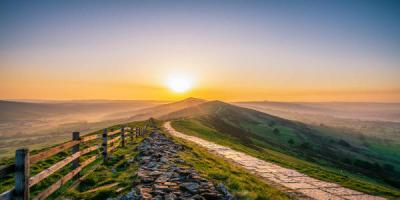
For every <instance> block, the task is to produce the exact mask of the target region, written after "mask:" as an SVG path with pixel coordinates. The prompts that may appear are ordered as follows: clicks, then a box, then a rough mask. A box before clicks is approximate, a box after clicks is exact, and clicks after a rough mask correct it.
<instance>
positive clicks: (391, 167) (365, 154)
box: [161, 101, 400, 187]
mask: <svg viewBox="0 0 400 200" xmlns="http://www.w3.org/2000/svg"><path fill="white" fill-rule="evenodd" d="M161 119H175V120H178V121H181V122H182V124H185V123H186V125H187V127H197V129H196V128H195V129H196V130H197V131H198V132H204V131H203V130H214V131H211V132H212V133H213V135H209V137H210V138H212V137H222V138H233V140H234V141H237V142H239V143H241V144H242V145H245V146H248V147H250V148H252V149H254V150H262V149H264V148H267V149H273V150H277V151H280V152H282V153H285V154H289V155H293V156H295V157H298V158H301V159H304V160H308V161H312V162H315V163H318V164H322V165H325V166H331V167H332V166H334V167H339V168H342V169H346V170H349V171H351V172H352V173H360V172H361V173H363V174H365V175H367V176H370V177H373V178H374V179H377V180H385V181H386V183H388V184H391V185H395V186H396V187H400V185H398V184H397V183H398V181H399V180H400V176H399V175H398V174H397V175H395V174H396V173H395V170H400V152H399V151H397V150H398V149H397V148H398V146H394V147H393V146H386V147H385V143H384V141H380V140H375V139H374V138H367V137H364V136H361V135H358V134H356V133H351V132H349V133H347V136H346V137H343V135H344V133H342V132H340V131H339V130H337V129H333V128H329V127H323V128H321V127H315V126H310V125H307V124H304V123H301V122H296V121H291V120H287V119H283V118H280V117H276V116H273V115H269V114H266V113H263V112H259V111H256V110H252V109H248V108H243V107H239V106H235V105H232V104H228V103H224V102H221V101H210V102H205V103H202V104H199V105H196V106H193V107H189V108H185V109H182V110H179V111H175V112H172V113H169V114H167V115H164V116H162V117H161ZM199 127H203V128H199ZM202 129H203V130H202ZM339 132H340V134H339ZM384 169H388V170H384Z"/></svg>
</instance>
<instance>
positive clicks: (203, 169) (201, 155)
mask: <svg viewBox="0 0 400 200" xmlns="http://www.w3.org/2000/svg"><path fill="white" fill-rule="evenodd" d="M173 140H174V141H175V142H177V143H180V144H183V145H184V146H185V147H186V148H185V150H184V151H182V152H180V153H179V154H180V156H181V157H182V159H184V160H186V161H188V162H189V163H190V164H192V165H193V167H194V168H195V169H196V171H197V172H199V173H200V174H201V175H202V176H203V177H205V178H207V179H209V180H211V181H212V182H213V183H214V184H219V183H223V184H224V185H225V186H226V187H227V189H228V190H229V191H230V192H231V193H232V194H233V195H234V196H235V198H237V199H249V200H253V199H254V200H255V199H257V200H258V199H260V200H261V199H277V200H280V199H291V197H290V196H288V195H287V194H285V193H283V192H281V191H279V190H278V189H277V188H275V187H272V186H270V185H268V184H266V183H265V182H263V181H261V180H260V179H259V178H258V177H256V176H254V175H252V174H250V173H248V172H246V171H245V170H243V169H242V168H240V167H237V166H235V165H233V164H231V163H229V162H227V161H226V160H224V159H223V158H222V157H220V156H216V155H213V154H210V153H209V152H208V151H207V150H206V149H204V148H203V147H200V146H198V145H197V144H194V143H192V142H187V141H184V140H181V139H178V138H173Z"/></svg>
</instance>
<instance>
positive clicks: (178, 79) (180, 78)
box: [166, 73, 193, 93]
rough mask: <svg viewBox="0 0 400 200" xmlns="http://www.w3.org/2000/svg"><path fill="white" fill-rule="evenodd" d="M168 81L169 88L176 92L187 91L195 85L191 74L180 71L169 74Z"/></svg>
mask: <svg viewBox="0 0 400 200" xmlns="http://www.w3.org/2000/svg"><path fill="white" fill-rule="evenodd" d="M166 82H167V86H168V88H169V89H170V90H172V91H173V92H176V93H183V92H186V91H188V90H189V89H190V88H191V87H192V85H193V80H192V78H191V77H190V76H189V75H187V74H180V73H177V74H171V75H169V76H168V78H167V81H166Z"/></svg>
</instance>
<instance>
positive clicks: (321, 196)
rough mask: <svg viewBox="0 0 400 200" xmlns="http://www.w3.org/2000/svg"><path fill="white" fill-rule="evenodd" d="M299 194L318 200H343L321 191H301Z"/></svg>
mask: <svg viewBox="0 0 400 200" xmlns="http://www.w3.org/2000/svg"><path fill="white" fill-rule="evenodd" d="M297 192H300V193H302V194H304V195H306V196H308V197H311V198H313V199H316V200H343V198H341V197H338V196H335V195H332V194H330V193H327V192H324V191H322V190H319V189H299V190H297Z"/></svg>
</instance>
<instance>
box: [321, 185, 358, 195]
mask: <svg viewBox="0 0 400 200" xmlns="http://www.w3.org/2000/svg"><path fill="white" fill-rule="evenodd" d="M321 190H324V191H326V192H329V193H331V194H337V195H354V194H362V193H361V192H358V191H355V190H350V189H347V188H344V187H335V188H321Z"/></svg>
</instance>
